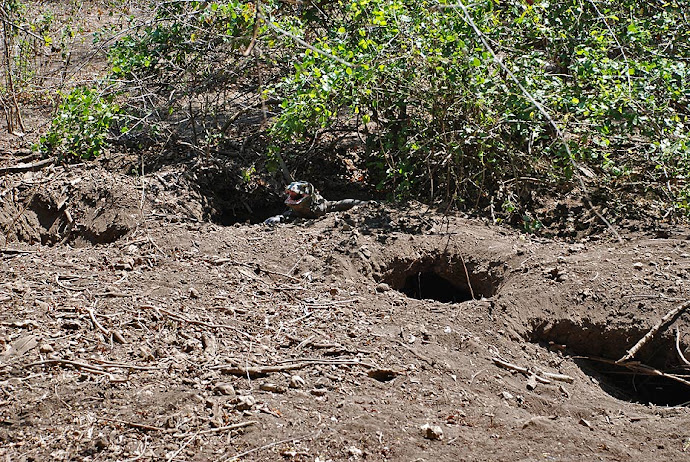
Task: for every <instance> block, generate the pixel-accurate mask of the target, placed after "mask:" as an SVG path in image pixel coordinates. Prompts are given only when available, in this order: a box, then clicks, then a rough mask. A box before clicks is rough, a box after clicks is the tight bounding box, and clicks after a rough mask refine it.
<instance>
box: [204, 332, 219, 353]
mask: <svg viewBox="0 0 690 462" xmlns="http://www.w3.org/2000/svg"><path fill="white" fill-rule="evenodd" d="M201 346H202V347H203V349H204V351H205V352H206V353H208V354H210V355H214V354H216V350H217V344H216V338H215V337H214V336H213V335H210V334H206V333H205V334H203V335H202V336H201Z"/></svg>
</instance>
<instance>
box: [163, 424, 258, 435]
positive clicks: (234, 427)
mask: <svg viewBox="0 0 690 462" xmlns="http://www.w3.org/2000/svg"><path fill="white" fill-rule="evenodd" d="M258 423H259V422H258V421H256V420H248V421H247V422H240V423H236V424H232V425H226V426H225V427H217V428H210V429H208V430H201V431H197V432H187V433H175V434H174V435H173V436H174V437H175V438H184V437H187V436H191V435H206V434H209V433H219V432H224V431H231V430H237V429H238V428H244V427H249V426H250V425H256V424H258Z"/></svg>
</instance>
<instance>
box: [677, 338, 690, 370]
mask: <svg viewBox="0 0 690 462" xmlns="http://www.w3.org/2000/svg"><path fill="white" fill-rule="evenodd" d="M676 352H677V353H678V357H680V360H681V361H683V363H684V364H685V365H686V366H690V361H688V360H687V359H686V358H685V355H684V354H683V352H682V351H680V330H679V329H676Z"/></svg>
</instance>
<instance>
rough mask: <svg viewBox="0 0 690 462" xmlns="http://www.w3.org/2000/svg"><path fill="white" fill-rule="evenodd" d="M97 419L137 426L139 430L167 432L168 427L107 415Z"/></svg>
mask: <svg viewBox="0 0 690 462" xmlns="http://www.w3.org/2000/svg"><path fill="white" fill-rule="evenodd" d="M96 419H98V420H102V421H104V422H113V423H119V424H122V425H126V426H128V427H132V428H137V429H139V430H151V431H155V432H168V431H169V429H168V428H161V427H154V426H153V425H146V424H139V423H135V422H127V421H126V420H119V419H109V418H107V417H96Z"/></svg>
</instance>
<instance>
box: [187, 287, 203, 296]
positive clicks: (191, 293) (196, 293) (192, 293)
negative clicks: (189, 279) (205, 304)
mask: <svg viewBox="0 0 690 462" xmlns="http://www.w3.org/2000/svg"><path fill="white" fill-rule="evenodd" d="M199 297H201V295H200V294H199V291H198V290H196V289H195V288H194V287H190V288H189V298H199Z"/></svg>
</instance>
